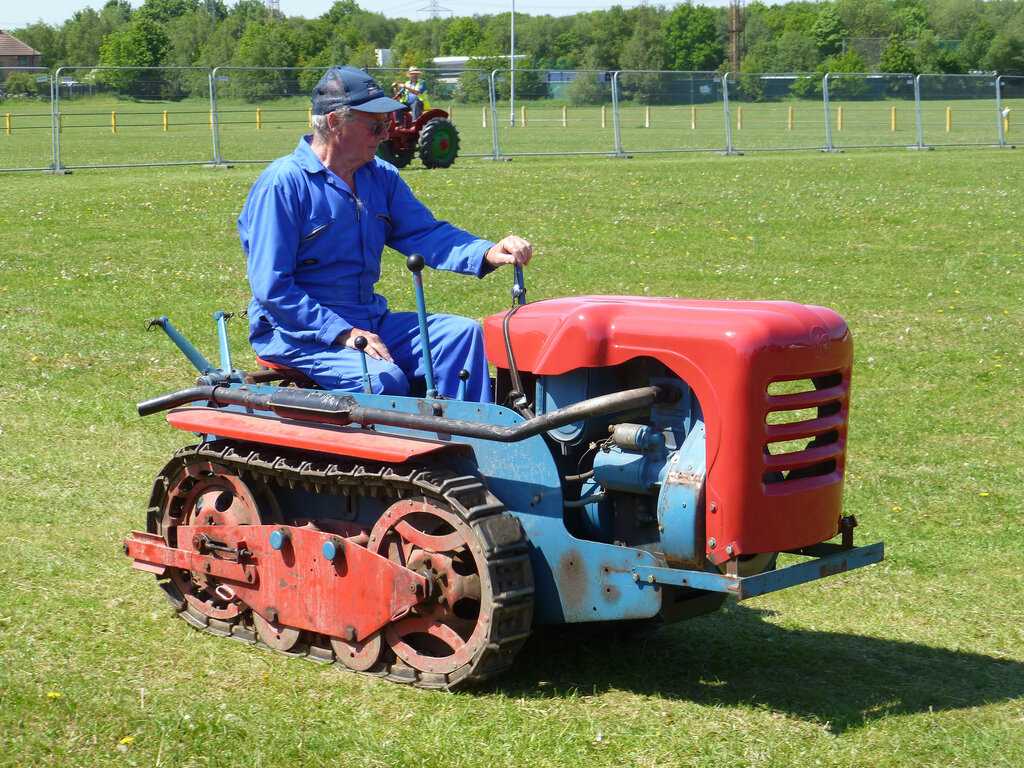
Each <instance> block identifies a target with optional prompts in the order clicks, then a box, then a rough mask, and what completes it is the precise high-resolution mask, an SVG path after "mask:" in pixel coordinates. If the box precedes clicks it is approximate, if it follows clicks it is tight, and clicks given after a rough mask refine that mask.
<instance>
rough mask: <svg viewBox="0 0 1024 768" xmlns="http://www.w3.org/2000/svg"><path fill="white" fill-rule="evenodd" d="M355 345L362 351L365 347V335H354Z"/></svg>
mask: <svg viewBox="0 0 1024 768" xmlns="http://www.w3.org/2000/svg"><path fill="white" fill-rule="evenodd" d="M355 345H356V349H358V350H359V351H360V352H362V351H363V350H364V349H366V337H365V336H356V340H355Z"/></svg>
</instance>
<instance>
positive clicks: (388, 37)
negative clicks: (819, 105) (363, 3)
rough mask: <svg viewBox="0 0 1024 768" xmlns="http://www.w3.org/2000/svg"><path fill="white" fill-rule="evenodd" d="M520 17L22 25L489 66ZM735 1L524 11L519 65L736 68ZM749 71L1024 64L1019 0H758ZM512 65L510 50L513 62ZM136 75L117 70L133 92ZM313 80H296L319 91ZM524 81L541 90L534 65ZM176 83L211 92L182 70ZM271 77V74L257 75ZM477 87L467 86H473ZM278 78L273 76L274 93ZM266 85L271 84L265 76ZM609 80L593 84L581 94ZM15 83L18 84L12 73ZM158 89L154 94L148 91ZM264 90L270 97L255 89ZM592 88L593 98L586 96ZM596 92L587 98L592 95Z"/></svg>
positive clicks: (221, 8) (358, 59)
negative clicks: (781, 0)
mask: <svg viewBox="0 0 1024 768" xmlns="http://www.w3.org/2000/svg"><path fill="white" fill-rule="evenodd" d="M509 21H510V19H509V14H508V13H503V14H494V15H476V16H472V17H466V16H462V17H452V18H438V19H426V20H418V21H416V20H409V19H390V18H387V17H385V16H383V15H382V14H379V13H372V12H370V11H367V10H364V9H362V8H360V7H359V6H358V5H357V4H356V2H354V0H340V1H339V2H336V3H335V4H334V5H333V6H332V7H331V8H330V10H328V11H327V12H326V13H325V14H323V15H322V16H320V17H318V18H315V19H306V18H301V17H296V16H285V15H282V14H275V13H273V12H272V11H270V10H268V9H267V8H266V7H265V6H264V4H263V3H262V2H260V0H239V2H237V3H235V4H234V5H231V6H228V5H227V4H226V3H225V2H223V0H145V2H144V3H143V4H142V5H141V6H140V7H139V8H138V9H135V10H133V9H132V7H131V5H130V4H129V3H128V2H127V0H109V1H108V2H107V3H106V4H105V5H104V6H102V7H101V8H100V9H99V10H96V9H93V8H91V7H88V8H85V9H83V10H80V11H77V12H75V13H74V14H73V15H72V17H71V18H70V19H68V20H67V21H65V22H64V23H63V24H59V25H50V24H46V23H44V22H42V21H40V22H36V23H34V24H29V25H27V26H25V27H22V28H21V29H17V30H13V31H12V32H11V33H12V34H13V35H14V36H15V37H17V38H18V39H20V40H22V41H23V42H25V43H27V44H28V45H31V46H32V47H33V48H35V49H36V50H38V51H39V52H40V53H42V55H43V63H44V65H46V66H49V67H57V66H64V65H69V66H76V65H77V66H92V65H96V64H100V65H103V66H128V67H155V66H179V67H181V66H185V67H187V66H197V67H215V66H221V65H231V66H236V67H326V66H328V65H331V64H336V63H348V64H353V65H355V66H360V67H373V66H375V65H376V58H375V49H378V48H389V49H391V50H392V52H393V55H394V62H395V66H400V67H406V66H409V65H412V64H416V65H418V66H421V67H422V66H429V62H430V60H431V59H432V58H433V57H435V56H471V57H473V58H474V59H476V60H478V63H479V64H480V65H481V68H490V67H492V66H504V65H503V64H502V63H501V60H500V59H498V58H497V57H500V56H502V55H506V56H507V54H508V50H509ZM729 26H730V24H729V19H728V11H727V10H726V9H725V8H718V7H706V6H702V5H698V4H690V3H686V4H681V5H676V6H674V7H651V6H639V7H635V8H628V9H625V8H622V7H619V6H614V7H612V8H611V9H609V10H607V11H591V12H586V13H577V14H575V15H573V16H531V15H528V14H518V13H517V14H516V53H517V54H520V55H522V56H523V57H524V58H523V59H522V60H519V59H517V64H516V66H517V68H522V69H524V70H526V69H530V68H535V69H549V70H550V69H553V70H572V69H589V70H598V71H604V70H616V69H626V70H680V71H724V70H726V69H728V68H729V63H728V50H729ZM740 41H741V50H742V59H741V61H742V64H741V68H740V69H741V72H743V73H754V72H822V73H823V72H825V71H833V72H865V71H879V72H911V73H915V74H916V73H922V72H934V73H968V72H979V71H984V72H988V71H997V72H1000V73H1003V74H1024V2H1021V0H835V1H834V2H790V3H786V4H783V5H765V4H763V3H760V2H755V3H751V4H750V5H748V6H747V7H746V9H745V11H744V17H743V30H742V33H741V36H740ZM506 62H507V60H506ZM132 77H133V75H132V74H131V73H127V74H123V75H115V74H109V75H107V78H108V80H109V79H113V80H117V79H118V78H120V79H121V80H123V81H125V82H121V83H114V84H117V85H120V86H123V87H125V88H128V89H129V90H130V88H131V86H132V83H131V82H128V81H130V80H131V78H132ZM310 78H312V79H313V80H315V76H314V75H312V74H310V75H308V76H305V77H302V78H299V82H298V86H299V87H301V88H303V89H307V90H308V88H311V87H312V84H313V83H312V82H310V81H309V80H310ZM523 78H524V79H523V81H522V82H521V83H520V82H517V93H518V92H519V88H520V87H521V86H522V87H526V88H529V87H530V80H529V75H528V74H524V75H523ZM171 79H172V80H174V82H173V83H171V84H170V85H169V86H168V87H169V88H170V89H171V90H172V91H174V93H166V92H164V93H160V94H150V95H159V96H161V97H174V96H183V95H188V93H189V92H190V91H192V90H193V89H194V90H196V91H201V90H202V88H203V81H202V79H201V78H192V81H190V78H189V76H187V75H184V74H183V75H180V76H177V77H175V78H171ZM250 79H251V80H252V82H254V83H257V85H258V84H259V83H262V82H263V81H266V80H267V77H266V76H259V77H257V76H253V77H252V78H250ZM472 85H473V84H472V83H467V84H466V86H467V87H469V88H471V87H472ZM279 86H280V83H273V82H269V83H266V84H265V88H266V89H268V92H272V89H274V88H277V87H279ZM261 87H264V86H261ZM586 88H592V89H594V88H597V89H599V88H600V82H599V80H595V81H593V82H591V80H589V79H588V80H586V81H583V82H581V83H580V85H579V86H578V87H577V90H583V89H586ZM7 90H8V91H10V90H11V88H10V80H9V79H8V84H7ZM257 90H259V88H257ZM140 95H146V94H140ZM247 95H248V96H250V97H251V96H256V97H258V96H259V95H260V94H259V93H255V94H254V93H252V92H247ZM584 95H585V94H584ZM584 100H585V99H584Z"/></svg>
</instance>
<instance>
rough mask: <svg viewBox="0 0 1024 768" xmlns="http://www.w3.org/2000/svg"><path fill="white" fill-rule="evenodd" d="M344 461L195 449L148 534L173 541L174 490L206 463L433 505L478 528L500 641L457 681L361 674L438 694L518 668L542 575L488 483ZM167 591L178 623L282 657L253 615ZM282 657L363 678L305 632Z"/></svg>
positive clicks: (171, 465) (178, 464) (389, 664)
mask: <svg viewBox="0 0 1024 768" xmlns="http://www.w3.org/2000/svg"><path fill="white" fill-rule="evenodd" d="M311 457H312V458H311ZM338 458H339V457H335V456H326V455H323V456H317V455H315V454H309V453H303V454H301V456H299V455H297V454H292V453H289V452H288V451H286V450H282V451H281V452H274V451H269V450H267V448H266V446H260V445H251V444H245V443H240V442H236V441H214V442H206V443H200V444H198V445H192V446H187V447H185V448H182V449H180V450H178V451H177V452H176V453H175V454H174V457H173V458H172V459H171V461H170V462H168V464H167V465H166V466H165V467H164V469H163V470H162V471H161V473H160V475H158V476H157V478H156V480H155V482H154V484H153V491H152V494H151V497H150V502H149V509H148V512H147V528H148V530H149V531H150V532H151V533H157V534H160V535H163V536H165V538H166V534H165V530H163V529H164V526H163V525H162V523H161V520H162V516H163V513H164V509H165V503H166V501H167V498H168V490H169V488H170V487H171V482H172V480H173V478H174V477H175V476H177V475H179V474H180V472H181V470H182V469H184V468H186V467H187V466H188V465H190V464H199V463H210V464H216V465H220V466H222V467H225V468H229V469H232V470H234V471H235V472H236V473H237V475H238V476H239V478H240V479H241V480H243V481H249V480H255V481H257V482H259V483H263V484H265V485H268V486H269V485H271V484H275V483H276V484H281V485H287V486H289V487H292V488H295V487H301V488H304V489H307V490H310V491H313V492H315V493H327V494H343V495H355V496H361V495H366V496H370V497H374V498H382V499H389V500H391V499H393V500H396V501H397V500H399V499H403V498H413V497H426V498H429V499H433V500H435V501H437V502H440V503H442V504H445V505H447V506H448V507H449V508H450V510H451V511H453V512H455V513H456V514H458V515H459V516H460V517H461V518H462V519H463V520H464V521H465V522H466V523H467V524H468V525H469V526H470V527H471V528H472V531H473V533H475V534H476V538H477V539H478V541H479V543H480V545H481V549H482V551H483V555H484V557H485V559H486V566H487V570H488V573H489V576H490V583H491V586H492V597H491V600H490V601H489V609H490V614H489V616H488V618H487V620H488V622H489V626H490V635H489V637H488V638H487V642H486V644H485V645H484V646H483V647H482V648H481V649H480V650H479V651H478V652H477V653H476V654H475V656H474V658H472V659H471V660H470V661H469V662H468V663H467V664H464V665H463V666H461V667H459V668H458V669H456V670H455V671H454V672H451V673H447V674H442V673H434V672H425V671H422V670H417V669H415V668H413V667H411V666H408V665H406V664H405V663H403V662H402V661H401V660H400V659H398V658H397V657H396V656H394V654H393V653H390V652H389V650H388V649H387V648H385V650H384V654H383V656H382V659H381V661H379V662H378V663H377V664H375V665H374V666H373V667H371V668H370V669H368V670H366V671H359V674H365V675H368V676H371V677H380V678H385V679H387V680H391V681H393V682H397V683H405V684H410V685H414V686H417V687H420V688H431V689H437V688H454V687H456V686H460V687H461V686H465V685H471V684H475V683H480V682H483V681H485V680H488V679H490V678H492V677H494V676H496V675H498V674H500V673H501V672H503V671H504V670H505V669H507V668H508V667H509V666H511V664H512V662H513V659H514V658H515V655H516V653H517V652H518V651H519V649H520V648H521V647H522V645H523V643H524V642H525V641H526V639H527V637H528V636H529V634H530V627H531V624H532V618H533V572H532V569H531V566H530V559H529V553H528V545H527V541H526V537H525V534H524V533H523V530H522V526H521V525H520V524H519V521H518V520H517V519H516V518H515V517H514V516H513V515H511V514H510V513H509V512H508V511H507V510H506V509H505V506H504V505H503V504H502V503H501V502H500V501H499V500H498V499H497V498H496V497H495V496H493V495H492V494H491V493H489V492H488V490H487V488H486V486H485V485H484V483H483V481H482V480H481V479H480V478H479V477H475V476H472V475H455V474H454V473H452V472H451V471H448V470H445V469H441V468H436V467H431V466H424V465H397V466H390V465H383V464H376V463H372V462H370V463H367V462H356V461H345V460H344V459H342V460H341V461H338ZM160 586H161V588H162V589H163V590H164V592H165V593H166V595H167V597H168V599H169V600H170V602H171V604H172V605H173V606H174V609H175V611H176V612H177V614H178V615H179V616H180V617H181V618H182V619H183V620H184V621H185V622H187V623H188V624H190V625H191V626H192V627H194V628H196V629H198V630H201V631H203V632H206V633H208V634H211V635H215V636H218V637H228V638H231V639H233V640H237V641H239V642H243V643H246V644H248V645H258V646H260V647H262V648H264V649H266V650H275V649H272V648H270V647H269V646H267V645H265V644H264V643H263V642H261V641H260V639H259V637H258V635H257V633H256V631H255V628H254V626H253V624H252V621H251V618H249V613H250V612H249V611H244V612H243V614H242V615H241V616H239V617H238V618H235V619H231V620H223V619H217V618H213V617H210V616H207V615H206V614H204V613H202V612H201V611H200V610H198V609H197V608H195V607H193V606H192V605H191V604H190V603H189V602H187V601H186V600H185V599H184V598H183V596H182V595H181V593H180V592H179V591H178V589H177V587H176V586H175V585H174V584H173V583H172V582H171V581H169V580H167V579H163V580H161V581H160ZM275 652H277V653H280V654H282V655H285V656H297V657H304V658H307V659H309V660H311V661H315V662H319V663H324V664H336V665H337V666H338V667H341V668H343V669H345V670H346V671H350V672H356V671H357V670H353V669H351V668H350V667H348V666H346V665H345V664H343V663H342V662H341V661H340V660H339V659H338V658H337V657H336V655H335V653H334V651H333V650H332V647H331V643H330V642H329V639H328V638H327V637H325V636H323V635H315V634H312V633H309V632H303V633H302V637H301V639H300V642H299V643H298V644H296V645H295V646H294V647H293V648H291V649H289V650H286V651H275Z"/></svg>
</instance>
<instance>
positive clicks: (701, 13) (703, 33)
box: [663, 5, 725, 71]
mask: <svg viewBox="0 0 1024 768" xmlns="http://www.w3.org/2000/svg"><path fill="white" fill-rule="evenodd" d="M663 30H664V34H665V43H666V45H667V47H668V60H669V63H670V65H671V68H672V69H678V70H684V71H706V70H714V69H717V68H718V66H719V65H720V64H721V63H722V61H723V59H724V58H725V46H724V45H723V44H722V41H721V39H720V38H719V35H718V26H717V24H716V23H715V12H714V11H713V10H712V9H710V8H705V7H704V6H700V5H696V6H694V5H679V6H676V8H675V9H674V10H673V11H672V12H671V13H670V14H669V15H668V17H667V18H666V19H665V23H664V27H663Z"/></svg>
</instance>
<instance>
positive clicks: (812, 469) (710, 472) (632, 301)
mask: <svg viewBox="0 0 1024 768" xmlns="http://www.w3.org/2000/svg"><path fill="white" fill-rule="evenodd" d="M409 261H410V268H411V269H412V270H413V277H414V280H413V283H414V286H415V287H416V290H417V305H418V307H419V311H420V314H421V321H423V322H421V333H424V334H425V333H426V323H425V312H426V310H425V302H424V300H423V294H422V280H421V275H420V274H419V270H420V269H421V268H422V260H421V259H419V258H418V257H415V256H414V257H411V258H410V260H409ZM525 296H526V295H525V289H524V286H523V281H522V273H521V271H520V270H516V280H515V284H514V286H513V306H512V308H511V309H510V310H508V311H506V312H503V313H500V314H496V315H494V316H492V317H489V318H487V319H486V321H485V323H484V333H485V344H486V351H487V355H488V358H489V360H490V362H491V363H492V364H493V365H494V367H495V369H496V378H495V381H494V393H495V403H496V404H494V405H491V404H485V403H477V402H467V401H465V400H464V399H463V398H462V396H461V393H460V396H458V397H456V398H454V399H444V398H442V397H439V396H438V395H437V392H436V389H435V387H434V381H433V373H432V370H433V369H432V361H431V359H430V357H429V355H427V356H426V358H425V359H424V360H423V370H424V371H425V376H424V381H423V382H422V391H421V392H420V393H419V394H418V395H416V396H406V397H396V396H392V395H380V394H372V393H371V392H370V391H369V390H370V387H369V379H368V377H366V376H365V375H364V381H363V384H364V386H363V390H364V391H362V392H355V393H352V392H332V391H325V390H322V389H317V388H316V387H315V385H314V384H313V383H312V382H310V381H309V380H307V379H305V378H304V377H303V376H302V375H301V374H299V373H298V372H296V371H293V370H289V369H282V368H279V367H277V368H274V367H265V368H263V369H260V370H256V371H255V372H251V373H245V372H242V371H240V370H237V369H235V368H234V367H233V366H232V362H231V358H230V353H229V346H228V338H227V330H226V328H227V326H226V321H227V316H226V315H225V314H224V313H217V314H216V315H215V319H216V323H217V330H218V336H219V346H220V365H219V366H214V365H213V364H212V363H211V362H209V361H208V360H207V359H206V358H205V357H204V356H203V355H202V353H200V352H199V351H198V350H197V349H196V348H195V347H193V346H192V344H191V343H189V341H188V340H187V339H185V338H184V337H183V336H182V335H181V334H180V333H179V332H178V331H177V330H176V329H175V328H174V326H173V325H172V324H171V323H170V322H169V321H168V320H167V318H158V319H156V320H154V321H152V323H153V324H155V325H158V326H160V327H162V328H163V329H164V331H166V332H167V334H168V335H169V336H170V337H171V338H172V339H173V340H174V342H175V343H176V344H177V345H178V347H179V348H180V349H181V350H182V351H183V352H184V353H185V355H186V356H187V357H188V358H189V360H190V361H191V362H192V363H193V364H194V366H195V367H196V369H197V370H198V371H199V374H200V376H199V379H198V381H197V383H196V385H195V386H193V387H191V388H188V389H184V390H182V391H178V392H174V393H171V394H168V395H164V396H161V397H157V398H154V399H152V400H148V401H146V402H143V403H141V404H140V405H139V407H138V409H139V413H140V414H142V415H147V414H153V413H157V412H161V411H166V412H167V413H166V418H167V421H168V422H169V423H170V425H171V426H172V427H175V428H176V429H181V430H183V431H185V432H191V433H196V434H198V435H199V437H200V439H199V442H198V443H196V444H194V445H190V446H188V447H186V448H182V449H181V450H179V451H178V452H177V453H176V454H175V455H174V457H173V458H172V459H171V460H170V461H169V462H168V463H167V465H166V466H165V467H164V469H163V470H161V472H160V474H159V475H158V476H157V478H156V482H155V483H154V486H153V491H152V495H151V497H150V501H149V509H148V514H147V530H146V531H145V532H141V531H137V532H134V533H132V534H131V535H130V536H129V537H128V538H127V539H126V540H125V542H124V550H125V554H127V555H128V557H129V558H131V560H132V564H133V565H134V567H135V568H138V569H140V570H143V571H148V572H151V573H153V574H155V575H156V577H157V580H158V584H159V585H160V587H161V588H162V589H163V591H164V592H165V593H166V595H167V597H168V598H169V599H170V601H171V603H172V604H173V606H174V608H175V610H176V611H177V612H178V614H179V615H180V616H181V618H182V619H184V620H185V621H187V622H188V623H189V624H191V625H192V626H194V627H195V628H197V629H200V630H203V631H205V632H208V633H211V634H214V635H221V636H224V637H231V638H234V639H236V640H240V641H243V642H246V643H251V644H255V645H260V646H264V647H266V648H270V649H273V650H276V651H279V652H281V653H284V654H288V655H301V656H308V657H310V658H312V659H315V660H320V661H325V662H332V661H333V662H337V663H338V664H339V665H340V666H343V667H346V668H348V669H350V670H354V671H356V672H360V673H365V674H370V675H377V676H382V677H386V678H388V679H390V680H394V681H397V682H403V683H410V684H414V685H418V686H422V687H425V688H452V687H455V686H460V685H464V684H469V683H473V682H476V681H480V680H484V679H487V678H490V677H493V676H494V675H496V674H498V673H500V672H502V671H503V670H505V669H507V668H508V667H509V666H510V665H511V664H512V663H513V660H514V658H515V655H516V652H517V651H518V650H519V649H520V647H521V646H522V644H523V643H524V641H525V640H526V639H527V637H528V636H529V634H530V632H531V630H532V629H533V628H534V627H537V626H539V625H545V624H547V625H551V624H565V623H607V622H623V621H628V620H650V621H652V622H657V621H666V622H668V621H676V620H680V619H685V618H688V617H693V616H698V615H700V614H704V613H708V612H710V611H714V610H716V609H718V608H719V606H721V605H722V603H723V601H725V600H726V599H727V598H730V597H731V598H733V599H736V600H746V599H748V598H752V597H756V596H758V595H762V594H765V593H769V592H773V591H776V590H780V589H784V588H786V587H790V586H794V585H797V584H800V583H803V582H807V581H811V580H814V579H820V578H824V577H828V576H833V575H835V574H838V573H841V572H844V571H848V570H852V569H855V568H859V567H862V566H865V565H869V564H871V563H875V562H878V561H879V560H881V559H882V556H883V545H882V543H881V542H879V543H875V544H870V545H867V546H861V547H855V546H854V545H853V531H854V527H855V526H856V521H855V520H854V518H853V517H852V516H844V515H843V513H842V506H841V498H842V487H843V475H844V464H845V456H846V438H847V415H848V412H849V395H850V371H851V362H852V342H851V337H850V332H849V330H848V328H847V326H846V323H845V322H844V321H843V320H842V318H841V317H839V315H837V314H836V313H835V312H832V311H831V310H828V309H824V308H822V307H815V306H804V305H800V304H793V303H789V302H769V301H766V302H752V301H734V302H733V301H690V300H676V299H652V298H646V297H644V298H635V297H616V296H584V297H573V298H562V299H553V300H547V301H540V302H535V303H526V301H525ZM423 342H424V343H423V348H424V349H429V340H428V339H423ZM364 370H365V369H364ZM780 555H785V560H786V562H785V564H783V563H780V562H778V559H779V556H780Z"/></svg>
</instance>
